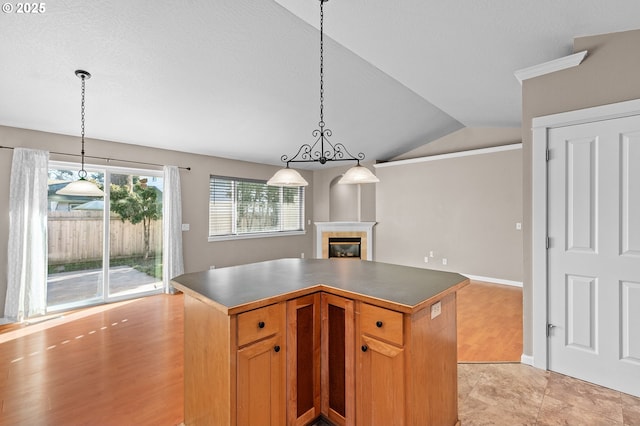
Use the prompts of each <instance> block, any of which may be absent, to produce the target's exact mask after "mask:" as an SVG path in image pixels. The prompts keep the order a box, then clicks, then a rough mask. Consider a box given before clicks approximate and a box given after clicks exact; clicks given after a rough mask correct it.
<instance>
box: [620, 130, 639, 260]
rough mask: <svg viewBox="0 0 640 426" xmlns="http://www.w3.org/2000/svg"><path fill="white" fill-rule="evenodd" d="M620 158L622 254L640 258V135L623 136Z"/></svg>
mask: <svg viewBox="0 0 640 426" xmlns="http://www.w3.org/2000/svg"><path fill="white" fill-rule="evenodd" d="M620 157H621V161H620V163H621V175H622V191H621V197H622V200H621V201H622V230H621V232H622V254H623V255H624V256H638V257H640V166H638V165H639V164H640V133H630V134H624V135H623V137H622V148H621V154H620Z"/></svg>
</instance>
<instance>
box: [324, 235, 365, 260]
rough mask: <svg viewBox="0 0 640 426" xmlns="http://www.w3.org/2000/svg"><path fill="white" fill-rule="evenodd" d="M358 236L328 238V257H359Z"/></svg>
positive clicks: (359, 241) (359, 242)
mask: <svg viewBox="0 0 640 426" xmlns="http://www.w3.org/2000/svg"><path fill="white" fill-rule="evenodd" d="M361 242H362V240H361V238H360V237H331V238H329V258H346V259H360V258H361V256H360V246H361Z"/></svg>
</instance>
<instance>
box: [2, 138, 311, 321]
mask: <svg viewBox="0 0 640 426" xmlns="http://www.w3.org/2000/svg"><path fill="white" fill-rule="evenodd" d="M0 145H2V146H11V147H25V148H35V149H44V150H48V151H56V152H65V153H76V152H79V150H80V143H79V138H78V137H70V136H64V135H58V134H52V133H45V132H37V131H32V130H23V129H16V128H11V127H2V126H0ZM86 151H87V155H95V156H98V157H111V158H118V159H134V160H137V161H146V162H151V163H157V164H170V165H177V166H185V167H186V166H190V167H191V171H186V170H182V171H181V173H180V177H181V183H182V203H183V209H182V215H183V223H188V224H189V225H190V230H189V231H185V232H183V243H184V260H185V270H186V271H187V272H194V271H198V270H204V269H208V268H209V266H210V265H215V266H216V267H223V266H230V265H236V264H241V263H250V262H257V261H261V260H269V259H276V258H282V257H300V255H301V253H305V256H307V257H311V255H312V253H313V252H312V249H313V246H312V241H313V231H314V229H313V217H312V212H313V208H312V205H313V198H314V197H313V185H310V186H308V187H307V190H306V191H307V192H306V203H305V211H306V218H307V220H311V223H312V225H311V226H309V225H307V233H306V235H302V236H291V237H270V238H253V239H245V240H236V241H220V242H211V243H210V242H208V241H207V235H208V194H209V175H211V174H218V175H224V176H233V177H246V178H255V179H265V180H266V179H268V178H269V177H271V175H272V174H273V173H274V172H275V171H276V170H277V167H275V166H268V165H262V164H255V163H247V162H241V161H234V160H227V159H221V158H216V157H209V156H203V155H194V154H187V153H182V152H178V151H168V150H161V149H155V148H147V147H142V146H136V145H128V144H121V143H115V142H107V141H100V140H87V146H86ZM12 155H13V150H10V149H0V182H2V183H1V184H0V206H2V207H0V211H2V214H0V241H2V243H1V244H0V317H1V316H3V315H4V300H5V295H6V288H7V281H6V280H7V241H8V238H9V210H8V206H9V180H10V171H11V159H12ZM50 159H51V160H59V161H78V158H77V157H69V156H60V155H54V154H52V155H51V156H50ZM87 162H91V163H94V164H102V163H103V162H101V161H95V160H90V159H89V160H88V161H87ZM110 164H111V165H114V166H125V167H126V166H131V167H142V168H144V166H136V165H133V164H126V163H118V162H111V163H110ZM156 169H157V168H156ZM302 174H303V176H304V177H305V179H307V181H309V182H312V181H313V179H312V177H313V174H312V173H311V172H302Z"/></svg>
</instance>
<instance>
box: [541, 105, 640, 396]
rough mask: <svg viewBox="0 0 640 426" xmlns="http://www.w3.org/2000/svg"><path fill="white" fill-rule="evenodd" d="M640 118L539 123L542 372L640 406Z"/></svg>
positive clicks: (621, 110)
mask: <svg viewBox="0 0 640 426" xmlns="http://www.w3.org/2000/svg"><path fill="white" fill-rule="evenodd" d="M638 108H640V102H638V101H631V102H625V103H623V104H616V105H607V106H604V107H599V108H592V109H589V110H583V111H575V112H571V113H564V114H558V115H557V116H550V117H545V118H542V119H535V120H534V224H533V225H534V226H533V240H534V281H533V291H534V365H536V366H539V367H541V368H545V369H547V368H548V369H550V370H553V371H556V372H559V373H563V374H567V375H570V376H574V377H577V378H580V379H583V380H586V381H590V382H593V383H597V384H600V385H603V386H607V387H610V388H613V389H616V390H620V391H622V392H626V393H629V394H632V395H637V396H638V395H640V380H639V378H640V314H639V313H638V309H637V306H640V115H639V114H640V111H638ZM537 120H540V121H541V122H542V125H540V123H537ZM536 124H538V125H536ZM542 150H544V154H543V155H544V157H543V159H544V162H540V160H541V159H542V158H541V157H542V155H541V151H542ZM536 158H537V159H538V161H537V162H536ZM543 171H544V175H543V176H541V173H542V172H543ZM536 174H537V176H538V178H536ZM541 178H542V182H539V181H538V180H539V179H541ZM542 183H544V187H541V184H542ZM542 197H544V199H542ZM542 207H544V210H543V209H542ZM541 234H542V235H541ZM541 238H542V239H544V241H541ZM541 243H543V244H544V245H543V244H541ZM542 327H544V328H542ZM543 350H544V352H543Z"/></svg>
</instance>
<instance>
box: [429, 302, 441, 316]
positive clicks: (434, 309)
mask: <svg viewBox="0 0 640 426" xmlns="http://www.w3.org/2000/svg"><path fill="white" fill-rule="evenodd" d="M441 313H442V302H436V303H434V304H433V305H431V319H434V318H436V317H438V316H440V314H441Z"/></svg>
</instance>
